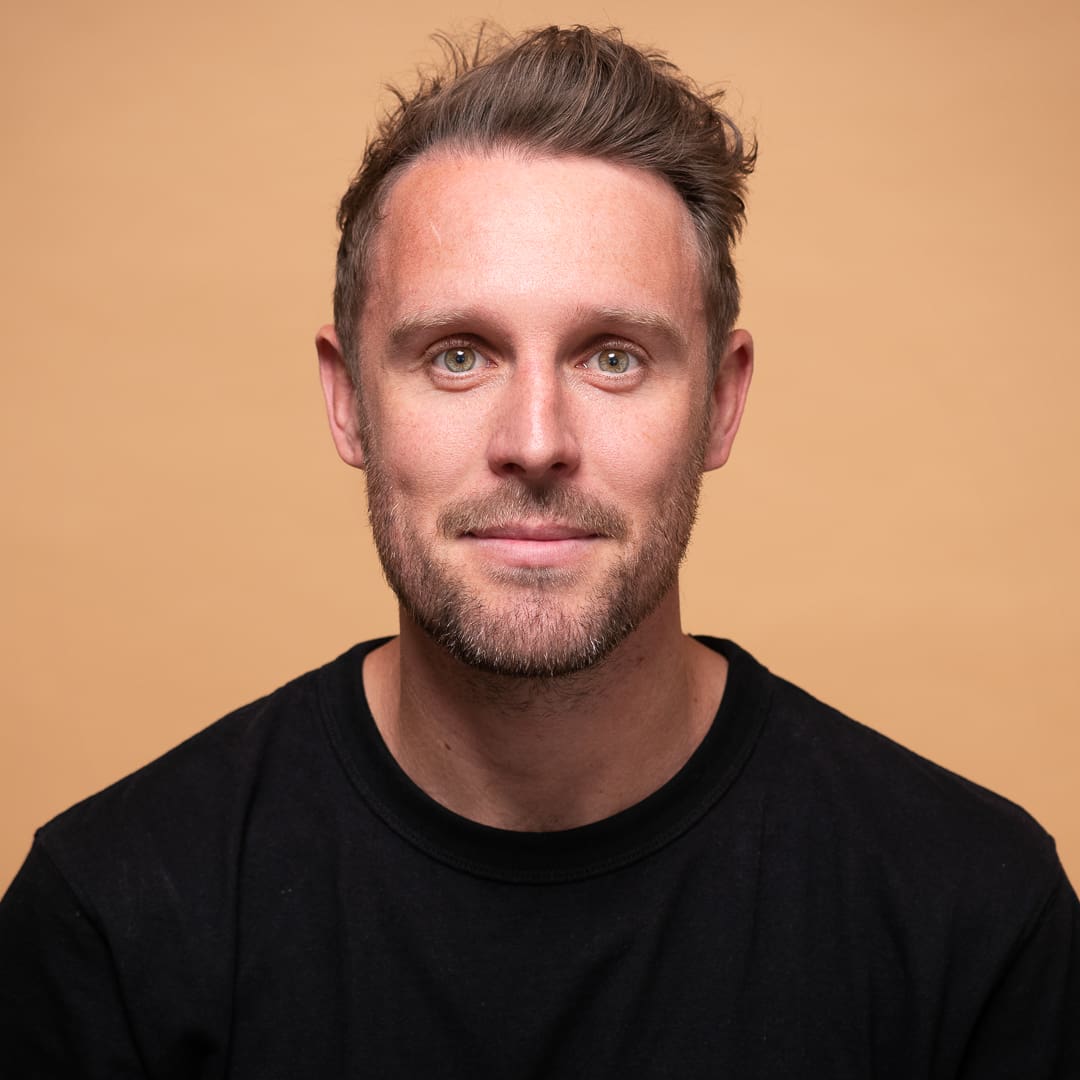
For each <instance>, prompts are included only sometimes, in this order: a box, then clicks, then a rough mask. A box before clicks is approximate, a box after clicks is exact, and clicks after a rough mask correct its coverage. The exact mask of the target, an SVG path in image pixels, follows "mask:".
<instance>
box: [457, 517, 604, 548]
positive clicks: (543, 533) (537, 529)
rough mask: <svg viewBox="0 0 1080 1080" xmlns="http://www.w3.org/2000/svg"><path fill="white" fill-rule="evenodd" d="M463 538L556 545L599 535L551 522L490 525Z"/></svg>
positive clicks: (472, 531) (468, 533)
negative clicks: (560, 542) (565, 541)
mask: <svg viewBox="0 0 1080 1080" xmlns="http://www.w3.org/2000/svg"><path fill="white" fill-rule="evenodd" d="M465 536H468V537H472V538H473V539H474V540H510V541H523V542H531V543H557V542H559V541H564V540H596V539H599V538H600V533H596V532H592V531H590V530H589V529H582V528H579V527H576V526H574V525H563V524H560V523H558V522H552V521H541V522H528V521H520V522H510V523H509V524H506V525H492V526H489V527H487V528H483V529H471V530H470V531H469V532H467V533H465Z"/></svg>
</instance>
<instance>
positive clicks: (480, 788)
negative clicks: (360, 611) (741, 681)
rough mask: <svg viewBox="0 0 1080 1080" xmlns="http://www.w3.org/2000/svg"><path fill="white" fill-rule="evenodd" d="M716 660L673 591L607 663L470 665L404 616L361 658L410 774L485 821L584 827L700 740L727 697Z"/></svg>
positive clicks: (638, 793) (614, 809) (383, 723)
mask: <svg viewBox="0 0 1080 1080" xmlns="http://www.w3.org/2000/svg"><path fill="white" fill-rule="evenodd" d="M726 674H727V664H726V661H725V660H724V659H723V657H721V656H719V655H718V654H716V653H714V652H712V651H711V650H710V649H707V648H705V647H704V646H702V645H700V644H698V643H697V642H695V641H694V640H693V639H691V638H688V637H685V636H684V635H683V634H682V631H681V629H680V626H679V611H678V594H677V590H676V589H672V590H671V592H670V593H669V595H668V596H667V597H666V598H665V600H664V601H663V602H662V603H661V605H660V607H659V608H658V609H657V610H656V611H655V612H653V614H652V615H650V616H649V617H648V618H647V619H646V620H645V621H644V622H643V623H642V624H641V626H639V627H638V628H637V630H635V631H634V632H633V633H632V634H631V635H630V636H629V637H627V638H626V640H625V641H623V642H622V643H621V644H620V645H619V646H617V647H616V648H615V649H614V650H613V651H612V652H611V653H610V654H609V655H608V656H607V657H605V659H604V660H603V661H601V662H600V663H598V664H596V665H594V666H593V667H591V668H588V669H586V670H585V671H582V672H579V673H576V674H574V675H569V676H563V677H559V678H538V679H522V678H515V677H510V676H503V675H493V674H490V673H488V672H483V671H479V670H478V669H475V668H472V667H470V666H468V665H466V664H464V663H461V662H460V661H458V660H456V659H454V658H453V657H451V656H450V655H449V654H448V653H447V652H446V651H445V650H444V649H442V648H441V647H440V646H438V645H436V644H435V642H434V641H433V640H432V639H431V638H430V637H429V636H428V635H427V634H426V633H425V632H424V631H422V630H421V629H420V628H419V627H418V626H417V625H416V624H415V623H413V622H412V620H411V619H410V618H409V617H408V616H407V615H405V614H404V613H403V614H402V616H401V634H400V636H399V637H398V638H396V639H394V640H393V641H391V642H389V643H387V644H386V645H384V646H383V647H382V648H380V649H377V650H376V651H375V652H373V653H371V654H369V656H368V658H367V661H366V663H365V666H364V688H365V692H366V693H367V697H368V701H369V703H370V704H371V709H372V713H373V715H374V718H375V722H376V724H377V726H378V728H379V731H380V733H381V734H382V737H383V739H384V741H385V742H386V745H387V747H388V748H389V750H390V752H391V754H393V756H394V758H395V759H396V760H397V762H398V764H399V765H400V766H401V767H402V769H404V771H405V772H406V774H407V775H408V776H409V777H410V778H411V779H412V780H413V782H414V783H416V784H417V785H418V786H419V787H420V788H422V789H423V790H424V791H425V792H427V794H428V795H430V796H431V797H432V798H434V799H435V800H436V801H437V802H440V803H442V804H443V805H444V806H446V807H448V808H449V809H450V810H453V811H454V812H455V813H458V814H461V815H462V816H464V817H467V818H470V819H471V820H473V821H477V822H480V823H481V824H484V825H491V826H495V827H496V828H503V829H517V830H527V831H551V830H555V829H568V828H573V827H575V826H578V825H586V824H589V823H591V822H594V821H599V820H600V819H602V818H605V817H609V816H610V815H612V814H615V813H618V811H620V810H624V809H626V807H628V806H631V805H633V804H634V803H636V802H638V801H640V800H641V799H643V798H645V797H646V796H647V795H649V794H651V793H652V792H653V791H655V790H656V789H657V788H659V787H660V786H661V785H662V784H664V783H665V782H666V781H667V780H669V779H670V778H671V777H672V776H674V775H675V773H676V772H678V770H679V769H680V768H681V767H682V766H683V764H685V762H686V760H687V758H689V757H690V755H691V754H692V753H693V752H694V750H695V749H696V748H697V746H698V744H699V743H700V742H701V740H702V738H704V736H705V733H706V732H707V731H708V729H709V726H710V724H711V722H712V718H713V716H714V715H715V713H716V709H717V707H718V705H719V703H720V697H721V695H722V694H723V687H724V680H725V677H726Z"/></svg>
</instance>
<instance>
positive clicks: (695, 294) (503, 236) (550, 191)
mask: <svg viewBox="0 0 1080 1080" xmlns="http://www.w3.org/2000/svg"><path fill="white" fill-rule="evenodd" d="M369 266H370V277H369V291H368V302H367V303H366V304H365V310H364V317H363V322H364V324H365V329H366V330H376V331H377V330H378V329H379V328H380V324H383V323H386V322H387V321H388V320H389V321H393V320H399V321H400V320H401V319H402V318H406V319H407V318H409V317H410V316H413V315H418V314H420V315H422V313H423V312H425V311H427V310H433V309H438V310H451V309H454V310H462V311H472V310H473V309H476V308H480V309H487V310H490V311H491V312H492V313H497V314H499V315H500V316H511V315H512V316H513V318H515V319H516V320H517V321H518V322H520V323H525V324H535V325H536V326H539V325H541V324H542V323H544V321H545V320H555V321H556V322H557V321H558V319H560V318H562V317H564V316H565V314H566V312H567V311H569V310H571V309H575V310H582V309H590V308H595V309H597V310H600V309H611V310H640V311H642V312H648V313H652V314H654V315H658V316H660V317H661V318H663V319H667V320H669V321H670V322H672V323H675V324H677V325H680V326H683V327H684V328H685V330H686V335H687V337H692V336H696V331H697V330H698V329H699V327H698V324H699V323H700V329H701V331H702V332H704V313H703V305H702V287H701V274H700V260H699V254H698V248H697V243H696V235H695V231H694V227H693V223H692V221H691V219H690V215H689V212H688V211H687V209H686V207H685V205H684V204H683V202H682V200H681V199H680V198H679V196H678V194H677V193H676V192H675V190H674V189H673V188H672V187H671V186H670V185H669V184H668V183H667V182H666V181H665V180H664V179H662V178H661V177H659V176H656V175H653V174H651V173H648V172H645V171H643V170H640V169H636V168H633V167H631V166H627V165H621V164H616V163H612V162H608V161H603V160H599V159H595V158H580V157H546V156H527V155H525V154H521V153H515V152H505V153H499V152H492V153H483V154H480V153H471V152H464V151H454V150H449V149H440V150H438V151H434V152H432V153H430V154H428V155H426V156H424V157H423V158H421V159H420V160H418V161H417V162H415V163H413V164H412V165H411V166H410V167H409V168H408V169H407V170H406V171H405V172H404V173H402V175H401V176H400V177H398V178H397V180H396V181H395V182H394V185H393V187H392V188H391V190H390V192H389V194H388V196H387V199H386V202H385V205H384V214H383V218H382V221H381V223H380V225H379V228H378V230H377V232H376V236H375V242H374V250H373V252H372V258H371V262H370V264H369Z"/></svg>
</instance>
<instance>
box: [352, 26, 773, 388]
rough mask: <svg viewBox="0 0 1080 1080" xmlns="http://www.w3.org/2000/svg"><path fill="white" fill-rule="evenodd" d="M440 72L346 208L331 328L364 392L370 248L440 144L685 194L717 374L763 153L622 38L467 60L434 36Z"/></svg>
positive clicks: (685, 83)
mask: <svg viewBox="0 0 1080 1080" xmlns="http://www.w3.org/2000/svg"><path fill="white" fill-rule="evenodd" d="M437 40H439V42H440V43H441V44H442V46H443V48H444V51H445V53H446V61H447V62H446V66H445V68H444V69H443V70H440V71H437V72H435V73H429V74H422V75H421V79H420V85H419V87H418V88H417V90H416V92H415V93H414V94H412V95H411V96H406V95H405V94H403V93H402V92H401V91H399V90H394V91H393V93H394V94H395V96H396V97H397V101H398V104H397V107H396V108H395V109H393V110H392V111H391V112H390V113H389V114H388V115H387V116H386V117H385V118H384V119H383V121H382V122H381V123H380V124H379V127H378V130H377V132H376V135H375V137H374V138H373V139H372V140H371V142H369V143H368V146H367V149H366V150H365V151H364V158H363V162H362V163H361V165H360V169H359V171H358V172H357V174H356V177H355V179H354V180H353V182H352V183H351V184H350V185H349V189H348V191H346V192H345V196H344V198H342V200H341V206H340V208H339V209H338V215H337V221H338V227H339V228H340V229H341V242H340V244H339V245H338V253H337V281H336V284H335V287H334V325H335V328H336V330H337V334H338V338H339V340H340V342H341V346H342V351H343V352H344V355H345V359H346V362H347V363H348V365H349V370H350V373H351V375H352V378H353V382H354V384H355V385H356V386H357V387H359V365H358V357H357V352H358V342H357V340H356V328H357V323H358V320H359V318H360V313H361V308H362V305H363V300H364V292H365V287H366V273H367V269H368V263H369V254H370V250H371V246H372V240H373V238H374V235H375V231H376V229H377V227H378V224H379V221H380V218H381V213H382V207H383V204H384V202H385V197H386V194H387V192H388V191H389V189H390V186H391V184H392V183H393V181H394V179H395V178H396V177H397V175H398V174H399V173H400V172H401V170H402V169H404V168H405V167H406V166H407V165H409V164H410V163H411V162H413V161H415V160H416V159H417V158H419V157H420V156H421V155H423V154H424V153H426V152H427V151H429V150H431V149H433V148H434V147H437V146H449V147H453V148H455V149H460V150H465V151H471V152H481V153H482V152H490V151H492V150H498V149H504V148H505V149H511V148H513V149H523V150H526V151H531V152H535V153H542V154H551V155H578V156H583V157H595V158H602V159H604V160H606V161H612V162H617V163H620V164H625V165H632V166H636V167H638V168H641V169H645V170H646V171H648V172H651V173H655V174H657V175H659V176H662V177H663V178H664V179H665V180H667V181H668V183H670V184H671V186H672V187H673V188H674V189H675V190H676V191H677V192H678V194H679V196H680V197H681V198H682V200H683V202H684V203H685V204H686V207H687V209H688V210H689V212H690V216H691V218H692V219H693V222H694V226H695V229H696V232H697V237H698V246H699V251H700V257H701V266H702V277H703V281H704V288H705V304H706V312H707V316H708V319H709V354H710V356H709V359H710V363H711V364H712V365H713V367H714V369H715V365H716V364H718V363H719V360H720V358H721V356H722V354H723V349H724V344H725V342H726V340H727V336H728V334H729V333H730V332H731V328H732V326H733V325H734V322H735V318H736V316H737V315H738V312H739V284H738V280H737V277H736V274H735V267H734V265H733V264H732V258H731V249H732V247H733V245H734V243H735V240H736V239H737V237H738V236H739V234H740V232H741V231H742V226H743V221H744V218H745V209H746V208H745V203H744V195H745V189H746V177H747V176H748V175H749V174H750V172H751V171H752V170H753V168H754V161H755V158H756V153H757V151H756V146H754V145H750V146H746V145H744V140H743V137H742V134H741V132H740V131H739V129H738V127H736V125H735V123H734V121H732V119H731V118H730V117H729V116H728V115H727V114H726V113H724V112H723V111H721V109H720V101H721V99H722V97H723V92H722V91H719V90H716V91H712V92H706V91H703V90H701V89H700V88H699V87H698V86H697V85H696V84H695V83H694V82H693V81H692V80H691V79H689V78H688V77H687V76H686V75H684V74H682V72H680V71H679V69H678V68H677V67H675V65H674V64H672V63H671V62H670V61H669V60H668V59H667V58H666V57H665V56H664V55H663V54H662V53H660V52H657V51H655V50H645V49H636V48H634V47H633V46H631V45H627V44H626V43H625V42H624V41H623V40H622V36H621V34H620V33H619V31H618V30H604V31H600V30H593V29H590V28H589V27H584V26H575V27H572V28H569V29H562V28H559V27H556V26H552V27H548V28H546V29H543V30H535V31H530V32H528V33H526V34H523V35H521V36H520V37H517V38H511V37H508V36H507V35H505V34H502V33H495V34H493V33H492V32H491V30H490V29H489V28H484V29H482V30H481V31H480V32H479V33H478V34H477V36H476V40H475V42H474V43H473V44H472V46H471V47H470V48H469V49H468V50H466V49H465V47H463V46H462V45H461V44H458V43H455V42H454V41H452V40H451V39H449V38H446V37H442V36H440V37H439V38H438V39H437Z"/></svg>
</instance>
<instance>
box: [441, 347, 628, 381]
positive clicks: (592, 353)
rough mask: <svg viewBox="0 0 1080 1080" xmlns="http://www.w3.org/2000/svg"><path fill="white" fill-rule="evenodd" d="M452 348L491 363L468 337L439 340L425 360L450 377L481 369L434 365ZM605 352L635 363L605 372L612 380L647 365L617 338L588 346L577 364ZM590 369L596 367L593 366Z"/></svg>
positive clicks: (461, 375)
mask: <svg viewBox="0 0 1080 1080" xmlns="http://www.w3.org/2000/svg"><path fill="white" fill-rule="evenodd" d="M454 349H469V350H471V351H473V352H475V353H476V355H477V356H478V357H479V358H480V359H481V360H483V361H484V366H488V365H489V364H490V363H491V361H490V360H489V359H488V356H487V353H486V351H485V350H484V348H483V346H480V345H477V344H476V342H475V341H470V340H469V339H468V338H447V339H445V340H443V341H440V342H439V343H438V344H437V345H433V346H432V347H431V348H430V349H428V351H427V356H426V362H427V363H428V364H429V365H430V366H431V367H433V368H435V369H436V370H437V371H439V372H441V373H442V374H444V375H447V376H449V377H450V378H461V377H463V376H464V375H474V374H476V370H482V368H481V369H476V370H470V371H467V372H462V373H460V374H455V373H454V372H452V371H450V370H449V369H448V368H445V367H440V366H438V365H436V363H435V361H436V360H437V359H438V358H439V357H440V356H442V355H443V353H448V352H452V351H453V350H454ZM605 352H624V353H626V354H627V355H628V356H630V357H632V358H633V359H634V361H635V365H634V366H633V367H631V368H630V370H629V371H625V372H608V373H606V374H605V378H608V379H612V380H614V379H619V378H627V377H629V376H631V375H632V374H633V373H634V372H636V371H638V370H640V369H641V368H643V367H645V366H647V365H646V358H645V355H644V354H643V352H642V350H641V349H640V348H638V346H637V345H634V344H631V343H630V342H629V341H622V340H621V339H618V338H609V339H607V340H605V341H603V342H601V343H600V344H598V345H596V346H595V347H592V348H590V350H589V353H588V355H587V356H586V357H585V358H584V360H582V361H581V362H580V364H579V365H578V366H581V367H584V366H585V365H586V364H587V363H588V362H589V361H590V360H592V359H593V358H594V357H596V356H599V355H600V354H601V353H605ZM590 370H598V369H595V368H593V369H590Z"/></svg>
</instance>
